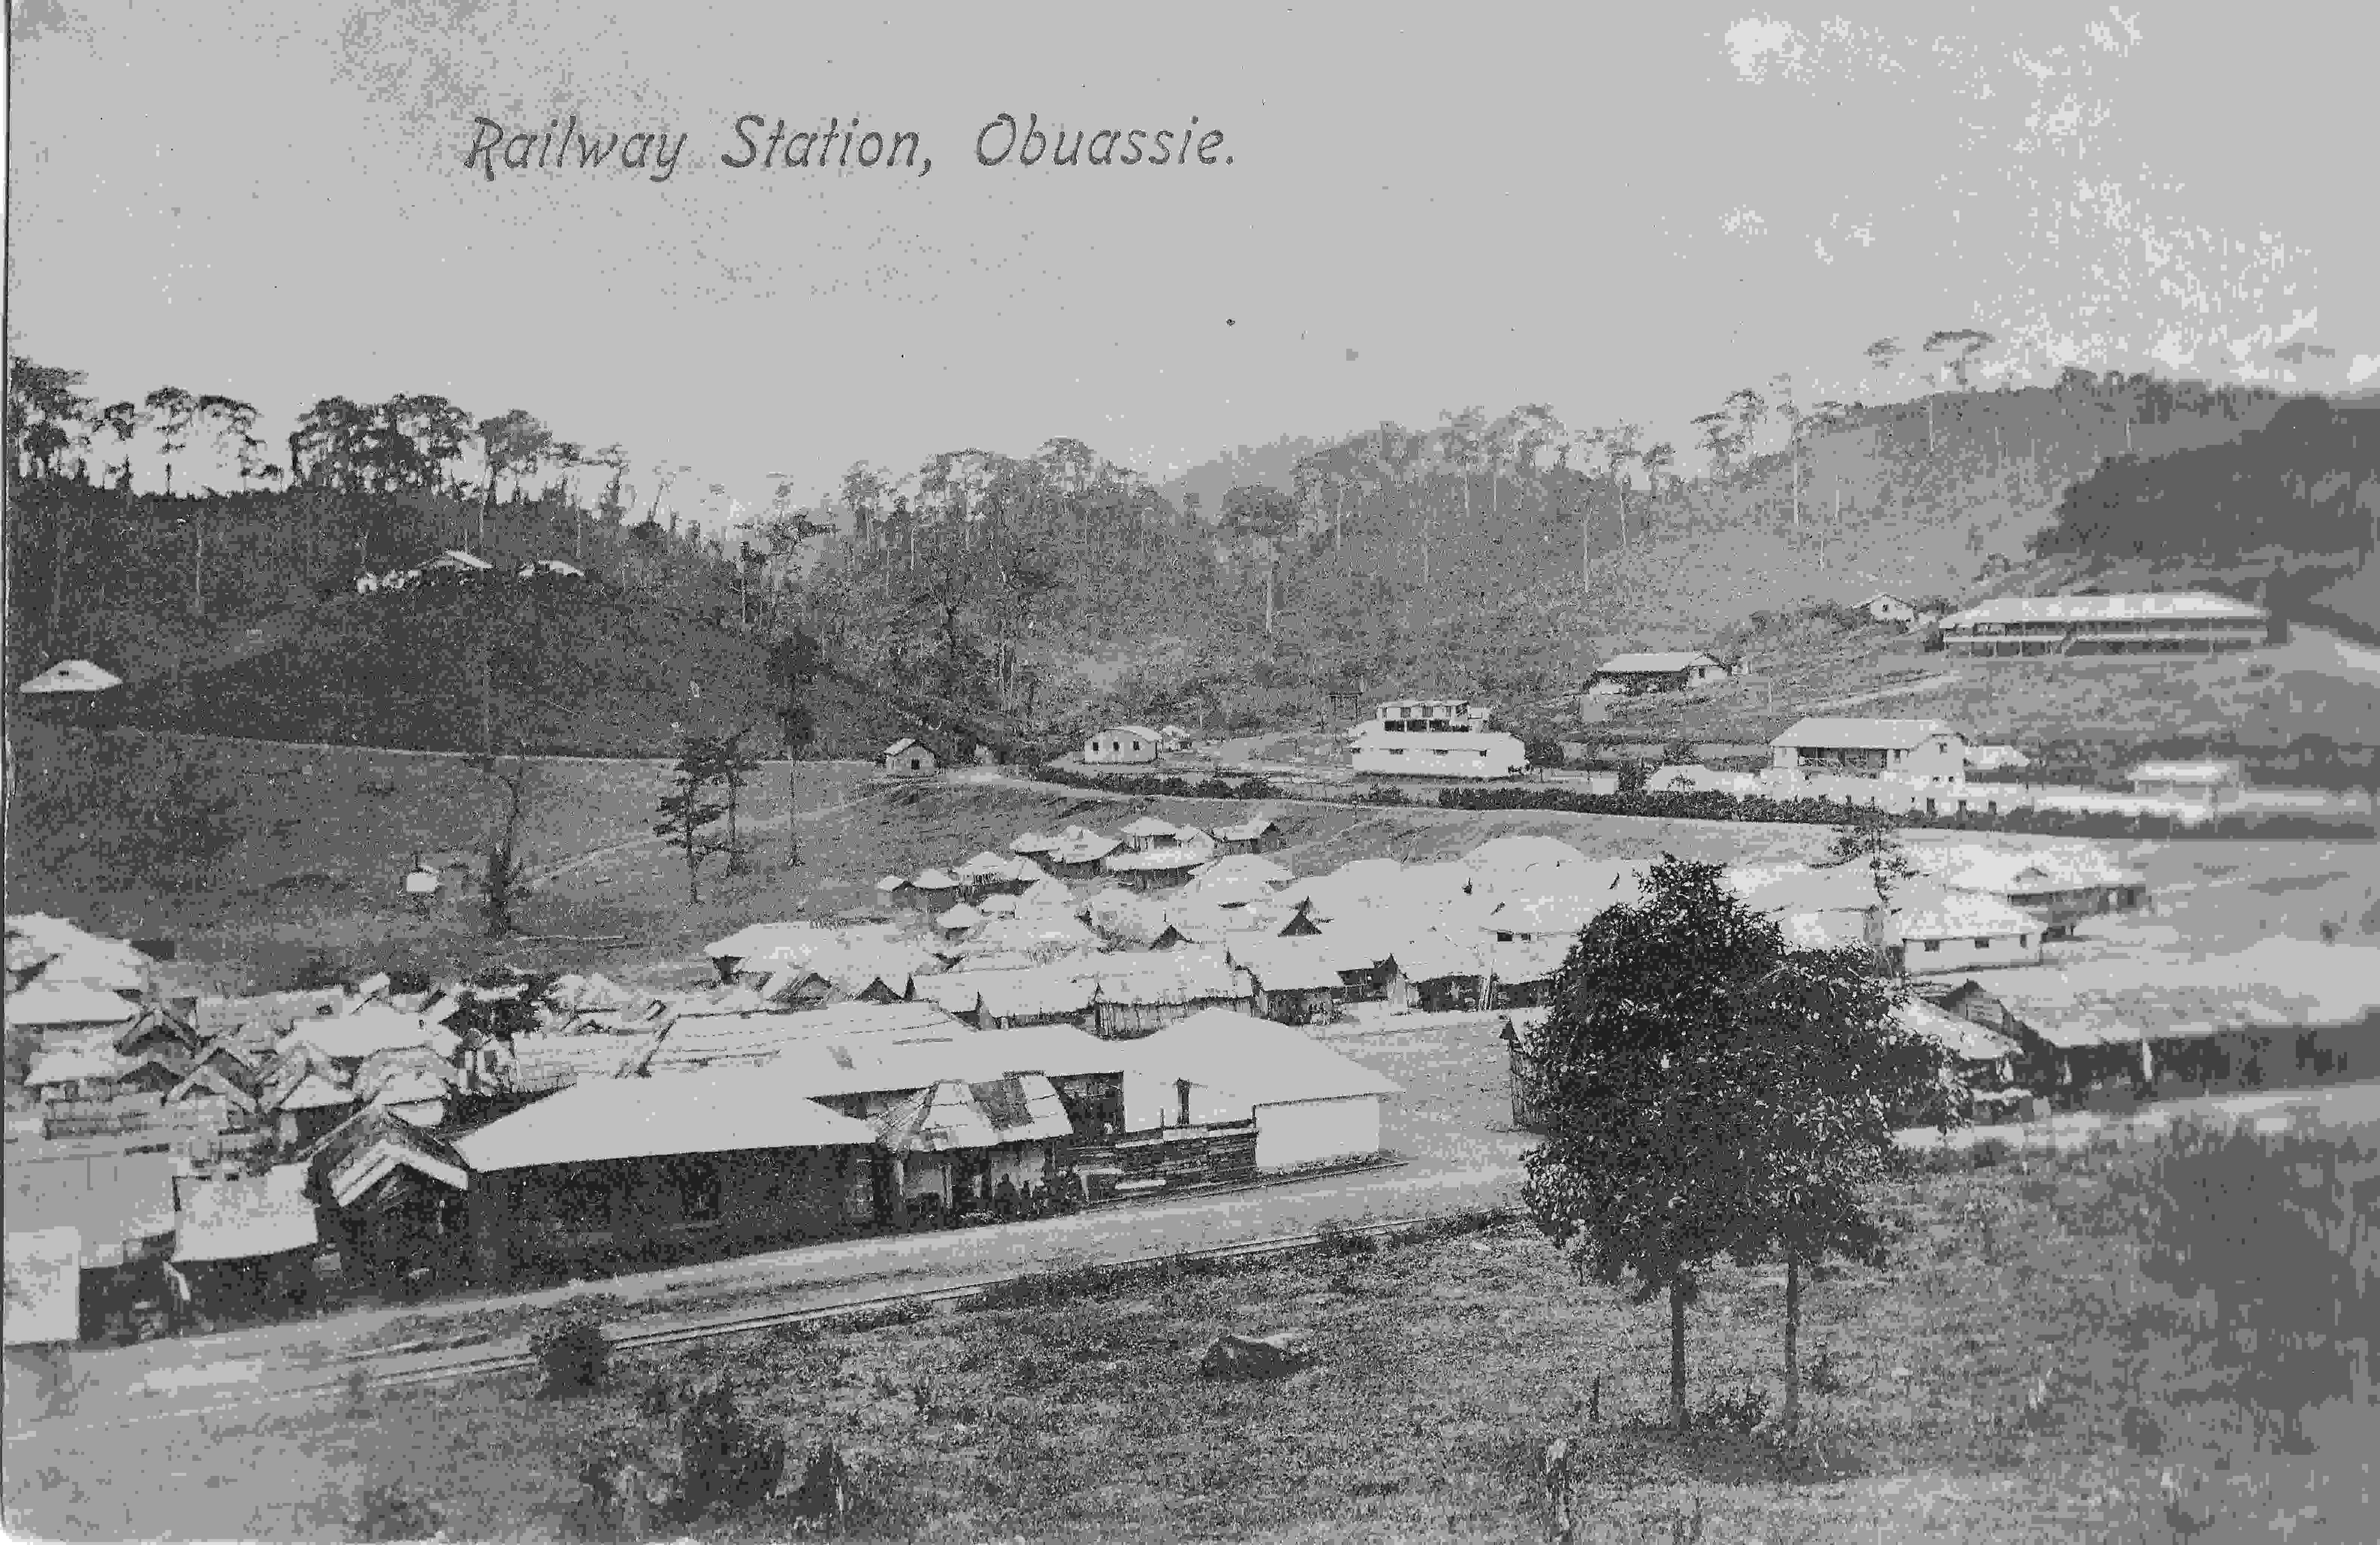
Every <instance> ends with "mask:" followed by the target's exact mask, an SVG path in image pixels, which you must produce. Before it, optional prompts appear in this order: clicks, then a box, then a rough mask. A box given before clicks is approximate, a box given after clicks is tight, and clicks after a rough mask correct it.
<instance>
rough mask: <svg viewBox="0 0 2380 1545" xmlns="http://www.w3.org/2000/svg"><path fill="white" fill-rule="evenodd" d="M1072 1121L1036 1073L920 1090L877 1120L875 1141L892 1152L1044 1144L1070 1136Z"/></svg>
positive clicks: (1054, 1092)
mask: <svg viewBox="0 0 2380 1545" xmlns="http://www.w3.org/2000/svg"><path fill="white" fill-rule="evenodd" d="M1074 1130H1075V1124H1074V1123H1073V1122H1072V1121H1071V1120H1070V1119H1068V1117H1067V1115H1066V1108H1065V1105H1064V1103H1063V1102H1062V1101H1060V1100H1059V1098H1058V1091H1057V1090H1056V1089H1052V1088H1050V1080H1049V1079H1047V1078H1044V1077H1041V1076H1040V1075H1038V1074H1033V1073H1026V1074H1017V1075H1013V1076H1010V1077H1002V1078H993V1079H986V1080H984V1081H982V1082H980V1083H967V1082H963V1081H961V1080H957V1079H951V1080H948V1081H945V1082H942V1083H938V1084H935V1085H933V1086H931V1087H929V1088H927V1089H919V1090H918V1091H917V1093H915V1094H913V1095H911V1096H910V1097H909V1098H908V1099H906V1100H904V1101H902V1102H901V1103H900V1104H898V1105H895V1106H893V1107H892V1109H891V1110H889V1111H887V1112H885V1113H883V1114H882V1115H880V1116H879V1117H877V1118H876V1122H875V1133H876V1136H877V1140H878V1141H880V1143H882V1144H883V1146H884V1147H885V1148H887V1149H889V1150H892V1152H894V1153H947V1152H952V1151H954V1150H966V1149H980V1148H993V1147H997V1146H998V1145H1000V1144H1002V1143H1023V1142H1047V1141H1049V1140H1050V1139H1053V1138H1058V1137H1072V1136H1073V1135H1074Z"/></svg>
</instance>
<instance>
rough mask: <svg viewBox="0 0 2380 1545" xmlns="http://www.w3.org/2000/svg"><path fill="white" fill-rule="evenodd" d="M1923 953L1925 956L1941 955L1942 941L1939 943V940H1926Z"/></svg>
mask: <svg viewBox="0 0 2380 1545" xmlns="http://www.w3.org/2000/svg"><path fill="white" fill-rule="evenodd" d="M1925 953H1926V954H1927V955H1939V954H1941V953H1942V941H1941V940H1939V939H1928V940H1926V941H1925Z"/></svg>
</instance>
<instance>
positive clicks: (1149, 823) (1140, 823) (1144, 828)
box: [1123, 815, 1181, 837]
mask: <svg viewBox="0 0 2380 1545" xmlns="http://www.w3.org/2000/svg"><path fill="white" fill-rule="evenodd" d="M1180 830H1181V828H1180V827H1178V826H1175V825H1174V824H1173V823H1172V821H1160V820H1159V819H1158V818H1157V817H1155V816H1153V815H1145V816H1142V817H1141V818H1140V819H1139V820H1137V821H1134V822H1133V823H1132V824H1131V825H1129V826H1126V827H1125V828H1124V829H1123V834H1124V835H1125V836H1127V837H1170V836H1172V835H1173V834H1174V833H1177V832H1179V831H1180Z"/></svg>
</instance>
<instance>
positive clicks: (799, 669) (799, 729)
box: [769, 628, 819, 869]
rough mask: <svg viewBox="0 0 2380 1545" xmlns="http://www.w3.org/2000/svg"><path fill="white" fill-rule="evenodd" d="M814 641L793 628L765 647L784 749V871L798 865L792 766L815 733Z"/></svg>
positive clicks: (794, 770) (798, 836) (799, 854)
mask: <svg viewBox="0 0 2380 1545" xmlns="http://www.w3.org/2000/svg"><path fill="white" fill-rule="evenodd" d="M818 672H819V658H818V640H817V639H813V638H811V637H810V636H809V635H808V634H807V633H805V632H803V631H802V630H800V629H799V628H795V630H794V632H793V633H792V634H791V636H789V637H786V638H783V639H778V640H777V641H776V642H775V643H773V644H771V646H770V647H769V675H770V678H771V680H772V681H773V682H775V684H776V687H777V691H778V693H779V697H778V703H777V728H778V731H779V734H780V736H781V737H782V739H783V744H784V748H785V761H786V766H785V866H786V867H787V868H788V869H791V868H793V867H795V865H798V864H799V863H800V862H801V861H802V845H801V834H800V826H799V823H798V822H796V821H795V820H794V800H795V789H796V780H797V779H798V778H799V776H800V769H799V768H798V767H797V766H795V763H796V762H797V761H798V760H800V757H801V754H802V752H803V751H804V750H806V749H807V748H808V746H809V743H810V738H811V736H813V735H815V734H816V733H817V719H816V716H815V715H814V714H813V713H812V712H811V711H810V700H809V694H810V687H811V684H812V683H813V682H815V681H816V680H817V679H818Z"/></svg>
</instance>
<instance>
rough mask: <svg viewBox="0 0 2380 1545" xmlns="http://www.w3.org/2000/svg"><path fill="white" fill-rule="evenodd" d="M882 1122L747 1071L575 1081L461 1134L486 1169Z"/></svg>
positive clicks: (809, 1134)
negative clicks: (837, 1109) (839, 1109)
mask: <svg viewBox="0 0 2380 1545" xmlns="http://www.w3.org/2000/svg"><path fill="white" fill-rule="evenodd" d="M875 1138H876V1131H875V1128H873V1127H871V1126H869V1125H867V1124H866V1123H865V1122H858V1121H854V1120H852V1119H851V1118H850V1117H848V1116H843V1115H838V1114H836V1113H834V1112H832V1111H830V1110H828V1109H827V1108H826V1107H825V1106H823V1105H820V1104H819V1103H818V1102H816V1101H811V1100H805V1099H802V1098H799V1097H795V1096H788V1095H786V1094H785V1093H784V1092H783V1090H782V1089H778V1088H776V1087H775V1086H774V1085H773V1084H772V1083H771V1082H770V1081H769V1080H768V1079H765V1078H755V1077H752V1076H751V1075H750V1074H749V1073H748V1072H747V1071H746V1070H744V1069H741V1068H720V1069H709V1070H704V1071H700V1072H689V1073H680V1074H672V1075H669V1076H667V1077H655V1078H603V1079H596V1080H591V1081H589V1082H587V1083H583V1084H577V1085H574V1086H573V1087H571V1088H569V1089H564V1090H562V1091H561V1092H560V1093H558V1094H553V1095H549V1096H547V1097H546V1098H545V1099H543V1100H540V1101H538V1102H537V1103H536V1104H534V1105H531V1106H528V1108H526V1109H524V1110H519V1111H516V1112H514V1113H512V1114H511V1115H508V1116H505V1117H504V1118H503V1119H501V1120H499V1121H496V1122H493V1123H491V1124H490V1125H486V1126H483V1127H481V1128H480V1129H479V1130H478V1131H476V1132H473V1133H470V1134H468V1136H466V1137H460V1138H458V1139H456V1141H455V1148H456V1149H457V1150H459V1151H460V1152H461V1154H462V1156H463V1158H464V1160H465V1162H468V1164H469V1165H470V1166H471V1168H472V1169H474V1170H477V1171H479V1172H480V1173H482V1174H490V1173H494V1172H498V1171H504V1170H519V1169H529V1168H534V1167H538V1166H541V1165H547V1164H589V1163H598V1162H603V1161H606V1160H613V1159H642V1158H652V1157H659V1156H662V1155H666V1154H673V1153H728V1152H736V1151H741V1150H758V1149H785V1148H831V1147H840V1146H846V1145H849V1146H861V1145H866V1144H868V1143H871V1142H873V1141H875Z"/></svg>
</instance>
